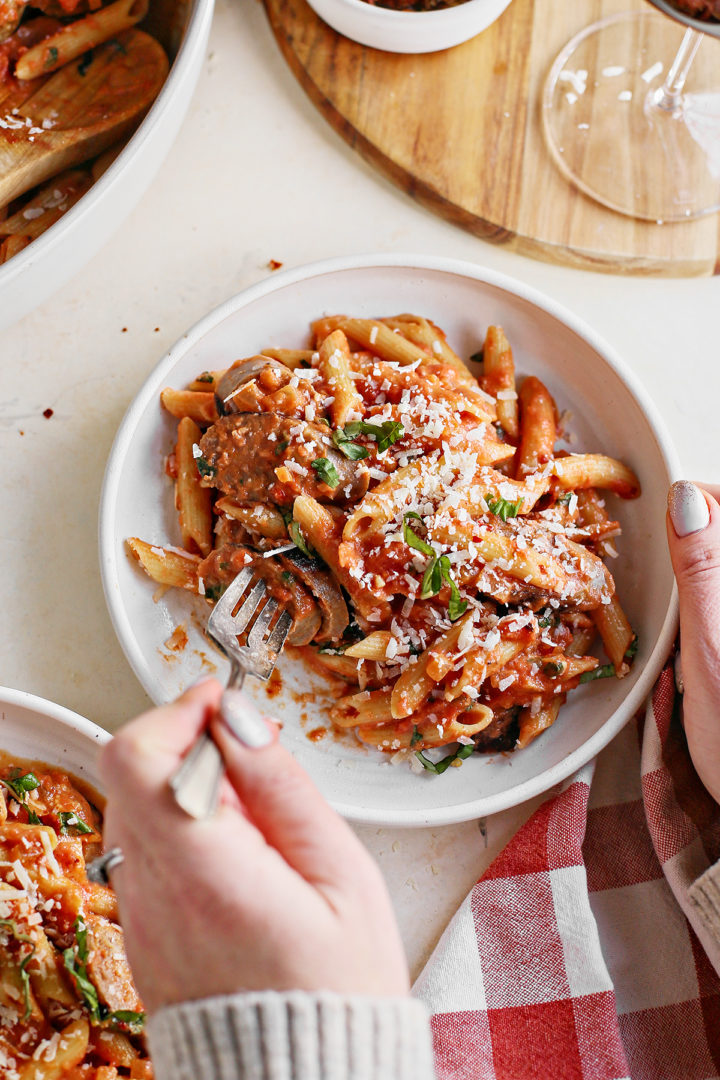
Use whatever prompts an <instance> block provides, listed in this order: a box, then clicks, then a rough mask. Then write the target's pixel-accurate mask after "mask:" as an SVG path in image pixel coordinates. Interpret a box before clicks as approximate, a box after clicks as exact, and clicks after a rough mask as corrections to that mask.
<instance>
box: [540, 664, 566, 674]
mask: <svg viewBox="0 0 720 1080" xmlns="http://www.w3.org/2000/svg"><path fill="white" fill-rule="evenodd" d="M566 668H567V664H566V663H564V662H562V661H556V660H547V661H546V662H545V663H544V664H543V666H542V669H543V673H544V674H545V675H549V676H550V677H551V678H552V677H553V676H554V675H562V674H563V672H564V671H565V669H566Z"/></svg>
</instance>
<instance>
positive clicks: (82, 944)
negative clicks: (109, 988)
mask: <svg viewBox="0 0 720 1080" xmlns="http://www.w3.org/2000/svg"><path fill="white" fill-rule="evenodd" d="M87 956H88V947H87V927H86V925H85V920H84V919H83V917H82V915H78V917H77V919H76V920H75V945H70V946H69V948H67V949H65V950H64V952H63V964H64V965H65V970H66V971H68V972H69V973H70V975H71V976H72V978H73V980H74V982H75V988H76V989H77V992H78V994H79V995H80V997H81V998H82V1000H83V1003H84V1004H85V1007H86V1009H87V1011H88V1012H89V1013H90V1017H91V1019H92V1020H94V1022H95V1023H96V1024H99V1023H100V1021H101V1020H102V1019H103V1017H102V1015H101V1011H100V999H99V998H98V992H97V989H96V987H95V984H94V983H93V981H92V979H91V978H90V976H89V975H88V971H87Z"/></svg>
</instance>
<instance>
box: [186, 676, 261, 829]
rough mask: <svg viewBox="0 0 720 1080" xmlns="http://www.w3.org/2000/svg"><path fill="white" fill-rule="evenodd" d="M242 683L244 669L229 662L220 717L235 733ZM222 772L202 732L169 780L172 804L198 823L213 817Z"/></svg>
mask: <svg viewBox="0 0 720 1080" xmlns="http://www.w3.org/2000/svg"><path fill="white" fill-rule="evenodd" d="M244 681H245V672H244V670H243V669H242V668H241V667H240V666H239V664H236V663H235V662H234V661H232V662H231V669H230V678H229V680H228V685H227V689H226V690H225V691H224V692H223V696H222V700H221V702H220V715H221V716H222V717H223V719H225V721H226V723H229V725H230V727H231V728H232V729H235V730H237V727H238V726H240V725H241V724H242V713H241V709H240V700H239V694H238V691H239V690H240V688H241V686H242V684H243V683H244ZM223 771H224V766H223V760H222V757H221V756H220V751H219V750H218V748H217V746H216V745H215V743H214V742H213V740H212V737H211V736H210V734H209V732H208V731H207V730H205V731H203V733H202V735H201V736H200V738H199V739H198V740H197V741H196V742H195V743H194V745H193V746H192V747H191V749H190V751H189V753H188V754H187V755H186V757H185V758H184V759H183V761H182V763H181V764H180V767H179V768H178V769H176V770H175V772H174V773H173V774H172V776H171V777H170V787H171V789H172V793H173V795H174V796H175V802H176V803H177V804H178V806H180V807H181V808H182V809H183V810H184V811H185V813H186V814H189V815H190V817H191V818H195V819H196V820H198V821H200V820H202V819H203V818H209V817H212V816H213V814H214V813H215V811H216V810H217V806H218V800H219V797H220V781H221V780H222V775H223Z"/></svg>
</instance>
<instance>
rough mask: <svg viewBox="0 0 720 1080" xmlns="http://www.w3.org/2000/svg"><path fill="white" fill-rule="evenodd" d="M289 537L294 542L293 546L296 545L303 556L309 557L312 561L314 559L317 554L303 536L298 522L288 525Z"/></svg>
mask: <svg viewBox="0 0 720 1080" xmlns="http://www.w3.org/2000/svg"><path fill="white" fill-rule="evenodd" d="M288 536H289V537H290V539H291V540H292V542H293V544H295V546H296V547H298V548H300V551H302V553H303V555H307V557H308V558H309V559H312V558H313V557H314V555H315V552H314V551H313V549H312V548H311V547H310V545H309V544H308V542H307V540H306V539H305V537H304V536H303V533H302V529H301V528H300V526H299V525H298V523H297V521H292V522H290V524H289V525H288Z"/></svg>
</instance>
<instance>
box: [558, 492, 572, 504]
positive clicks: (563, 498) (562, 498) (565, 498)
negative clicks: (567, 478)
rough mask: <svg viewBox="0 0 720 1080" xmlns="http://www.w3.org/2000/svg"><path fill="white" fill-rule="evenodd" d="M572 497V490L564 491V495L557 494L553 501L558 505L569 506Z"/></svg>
mask: <svg viewBox="0 0 720 1080" xmlns="http://www.w3.org/2000/svg"><path fill="white" fill-rule="evenodd" d="M572 497H573V493H572V491H566V492H565V494H564V495H558V497H557V499H556V500H555V502H556V503H557V504H558V505H559V506H569V505H570V500H571V499H572Z"/></svg>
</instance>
